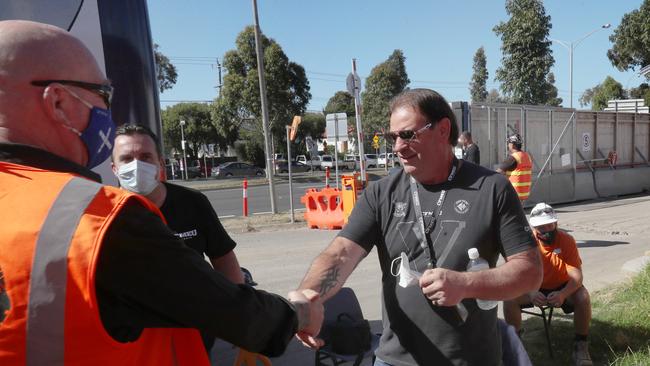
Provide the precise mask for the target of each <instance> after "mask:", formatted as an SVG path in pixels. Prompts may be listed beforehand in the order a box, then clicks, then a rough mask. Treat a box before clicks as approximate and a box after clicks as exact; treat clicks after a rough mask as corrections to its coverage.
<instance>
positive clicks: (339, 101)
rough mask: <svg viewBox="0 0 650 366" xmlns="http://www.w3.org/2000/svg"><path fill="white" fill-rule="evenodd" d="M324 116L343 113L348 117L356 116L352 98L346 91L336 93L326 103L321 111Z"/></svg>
mask: <svg viewBox="0 0 650 366" xmlns="http://www.w3.org/2000/svg"><path fill="white" fill-rule="evenodd" d="M323 112H324V113H325V114H329V113H345V114H347V115H348V117H354V116H356V113H355V110H354V96H352V94H350V93H348V92H346V91H337V92H336V94H334V96H332V97H331V98H330V99H329V100H328V101H327V105H325V108H324V109H323Z"/></svg>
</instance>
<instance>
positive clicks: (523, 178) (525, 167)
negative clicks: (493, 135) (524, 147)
mask: <svg viewBox="0 0 650 366" xmlns="http://www.w3.org/2000/svg"><path fill="white" fill-rule="evenodd" d="M512 157H513V158H514V159H515V160H516V161H517V166H516V167H515V170H512V171H509V172H506V175H507V176H508V180H510V183H511V184H512V186H513V187H514V188H515V191H516V192H517V196H519V199H520V200H522V201H524V200H527V199H528V197H529V196H530V187H531V183H532V176H533V172H532V168H533V164H532V160H531V159H530V156H529V155H528V154H527V153H525V152H523V151H517V152H515V153H513V154H512Z"/></svg>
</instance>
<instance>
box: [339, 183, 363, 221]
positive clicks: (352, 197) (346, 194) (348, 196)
mask: <svg viewBox="0 0 650 366" xmlns="http://www.w3.org/2000/svg"><path fill="white" fill-rule="evenodd" d="M360 178H361V175H360V174H359V173H354V175H344V176H343V177H341V185H342V186H343V191H341V198H342V200H343V222H344V223H345V224H347V223H348V218H349V217H350V214H351V213H352V209H353V208H354V205H355V204H356V203H357V195H358V194H359V191H361V187H362V184H363V182H362V181H361V179H360Z"/></svg>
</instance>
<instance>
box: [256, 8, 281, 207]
mask: <svg viewBox="0 0 650 366" xmlns="http://www.w3.org/2000/svg"><path fill="white" fill-rule="evenodd" d="M253 17H254V20H255V49H256V51H257V74H258V76H259V80H260V102H261V104H262V129H263V131H264V150H265V151H264V153H265V155H266V177H267V178H268V180H269V196H270V198H271V212H272V213H278V209H277V207H276V205H275V201H276V197H275V184H274V182H273V166H272V165H273V156H272V155H271V154H273V152H272V151H271V138H270V136H269V107H268V105H267V104H268V101H267V99H266V79H265V78H264V55H263V54H262V40H261V39H260V38H261V35H260V33H261V32H260V22H259V17H258V16H257V0H253Z"/></svg>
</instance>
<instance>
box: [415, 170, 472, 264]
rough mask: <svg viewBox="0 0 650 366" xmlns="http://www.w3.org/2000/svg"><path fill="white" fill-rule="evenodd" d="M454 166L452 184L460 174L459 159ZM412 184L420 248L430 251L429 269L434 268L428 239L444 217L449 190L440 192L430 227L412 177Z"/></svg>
mask: <svg viewBox="0 0 650 366" xmlns="http://www.w3.org/2000/svg"><path fill="white" fill-rule="evenodd" d="M452 164H453V166H452V168H451V172H450V173H449V177H447V182H448V183H451V182H452V181H453V180H454V178H456V173H458V169H459V167H460V164H459V162H458V160H457V159H454V161H453V163H452ZM410 182H411V197H412V199H413V208H414V210H415V218H416V220H417V222H418V228H419V231H420V246H421V247H422V249H428V250H429V255H430V262H429V267H433V266H434V265H433V262H434V261H435V258H436V257H435V253H433V248H431V247H430V246H429V239H428V234H430V233H431V232H432V231H433V229H434V228H435V226H436V221H437V220H438V216H442V205H443V204H444V203H445V198H447V190H446V189H443V190H442V191H441V192H440V197H438V201H437V202H436V211H435V212H433V213H432V214H431V216H432V217H431V222H430V223H429V225H427V226H425V225H424V215H423V214H422V205H421V203H420V194H419V192H418V184H417V182H416V181H415V178H413V177H412V176H411V177H410Z"/></svg>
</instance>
